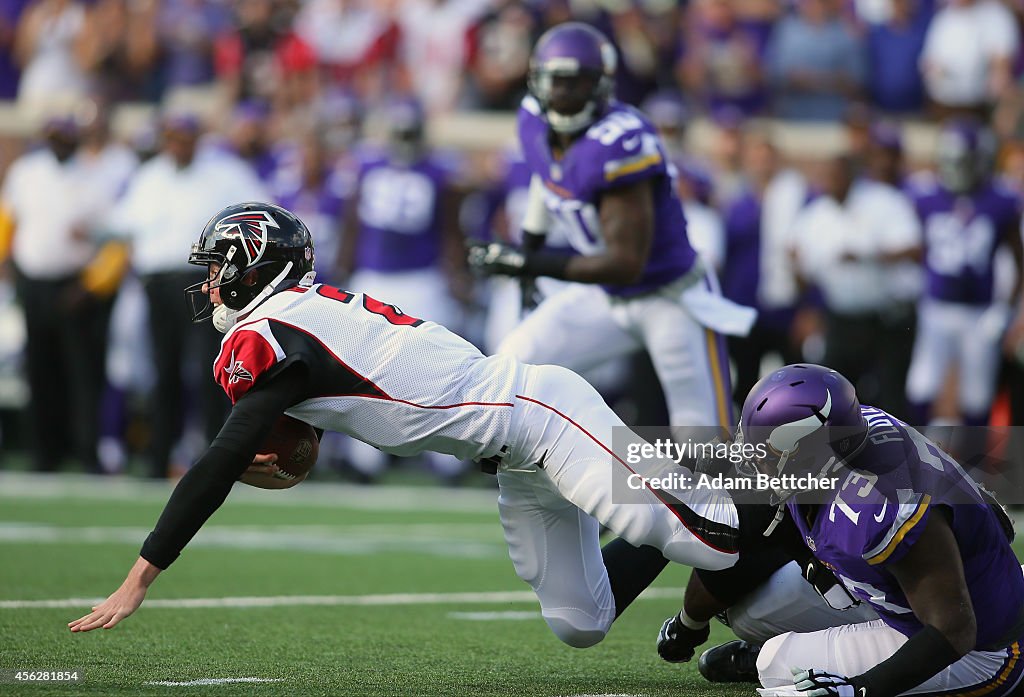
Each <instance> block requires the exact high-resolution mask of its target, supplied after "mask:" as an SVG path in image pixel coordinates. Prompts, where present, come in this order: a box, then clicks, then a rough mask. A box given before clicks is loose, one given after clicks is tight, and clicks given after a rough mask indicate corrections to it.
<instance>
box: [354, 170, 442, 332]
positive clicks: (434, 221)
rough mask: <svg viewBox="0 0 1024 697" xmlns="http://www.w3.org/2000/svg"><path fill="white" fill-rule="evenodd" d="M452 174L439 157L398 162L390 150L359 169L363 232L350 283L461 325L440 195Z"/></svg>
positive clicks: (359, 235)
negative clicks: (444, 267) (445, 266)
mask: <svg viewBox="0 0 1024 697" xmlns="http://www.w3.org/2000/svg"><path fill="white" fill-rule="evenodd" d="M451 176H452V168H451V166H450V165H449V163H448V162H447V161H446V160H444V159H442V158H441V157H439V156H436V155H426V156H424V157H422V158H420V159H419V160H418V161H416V162H414V163H411V164H406V163H402V162H399V161H398V160H396V159H395V158H393V157H392V156H391V155H390V154H389V153H388V152H386V151H383V152H382V151H375V152H367V153H365V154H364V155H363V156H362V157H361V158H360V160H359V163H358V165H357V175H356V179H357V185H356V191H357V192H358V193H357V194H356V195H357V200H355V201H354V202H353V204H352V205H354V206H356V213H357V219H358V232H357V238H356V251H355V271H354V273H353V275H352V280H351V284H350V285H351V286H352V288H354V289H358V290H359V291H361V292H366V293H368V294H370V295H373V294H374V293H376V294H377V295H378V296H381V297H386V298H389V299H390V300H392V301H393V302H394V303H395V304H397V305H398V306H399V307H401V308H402V310H403V311H405V312H408V313H409V314H412V315H415V316H417V317H423V318H424V319H430V320H433V321H435V322H438V323H439V324H444V325H445V326H448V327H452V328H457V327H458V326H459V322H458V313H457V308H456V306H455V303H454V302H453V301H452V299H451V297H450V296H449V293H448V284H447V282H446V280H445V278H444V275H443V273H442V271H441V268H440V261H441V251H442V245H443V230H442V227H441V226H442V219H441V217H442V213H441V209H442V197H443V192H444V190H445V188H446V186H447V185H448V182H449V180H450V179H451Z"/></svg>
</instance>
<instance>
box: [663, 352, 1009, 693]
mask: <svg viewBox="0 0 1024 697" xmlns="http://www.w3.org/2000/svg"><path fill="white" fill-rule="evenodd" d="M738 433H739V434H740V436H738V437H741V438H742V440H743V442H745V443H751V444H765V445H768V446H770V448H769V452H771V453H773V455H772V456H770V457H769V458H766V459H765V460H762V461H759V462H757V463H754V464H755V465H756V467H757V470H758V471H760V472H762V473H765V474H769V475H772V476H775V475H780V474H792V475H797V476H800V475H811V476H814V477H825V476H828V477H837V482H838V485H837V487H836V488H835V490H834V491H829V492H827V493H823V494H819V497H818V498H814V499H812V498H811V497H810V495H809V494H808V493H806V492H805V493H800V492H797V491H795V490H792V489H784V488H780V489H776V490H775V498H776V500H777V501H779V502H780V503H781V504H784V505H785V506H786V508H787V512H788V514H789V516H790V518H791V520H792V521H793V523H794V524H795V526H796V528H797V530H798V532H799V536H800V537H801V538H802V539H803V541H804V544H805V545H806V546H807V548H808V549H809V550H810V551H811V552H812V553H813V554H814V556H815V557H816V560H817V561H816V562H814V564H815V566H817V568H816V569H813V568H812V569H811V570H810V572H809V573H808V575H809V576H811V577H813V576H816V575H817V574H818V573H819V572H825V571H826V570H828V571H832V572H833V573H834V574H835V575H836V576H837V577H838V578H839V579H840V581H841V582H842V584H843V586H844V587H845V589H846V590H847V591H848V592H849V593H850V594H851V595H852V596H853V597H854V598H856V599H858V600H860V601H863V602H864V603H867V604H868V605H870V606H871V608H873V609H874V611H875V612H876V613H877V614H878V617H879V619H876V620H873V621H869V622H859V621H857V620H856V619H854V620H852V621H851V622H847V623H844V624H843V625H842V626H837V627H833V628H830V629H825V630H822V631H816V632H810V633H801V632H800V631H799V630H798V631H797V632H786V633H783V634H780V635H779V636H776V637H774V638H772V639H769V640H768V641H767V642H766V643H765V644H764V646H763V647H762V648H761V649H760V652H759V653H757V658H756V667H757V673H758V677H759V679H760V682H761V684H762V685H764V687H766V688H783V689H785V688H786V687H787V686H789V687H788V689H789V690H795V691H796V692H797V693H799V694H807V695H813V696H815V697H831V696H835V697H889V696H892V695H898V694H929V695H935V694H954V693H955V694H969V695H983V694H984V695H993V696H1000V695H1014V694H1019V692H1020V686H1021V684H1022V679H1024V661H1022V660H1021V657H1020V639H1021V638H1022V637H1024V575H1022V570H1021V565H1020V562H1019V561H1018V560H1017V558H1016V557H1015V555H1014V552H1013V549H1012V548H1011V547H1010V542H1011V541H1012V538H1013V529H1012V523H1011V522H1010V520H1009V518H1008V517H1007V516H1006V513H1005V511H1004V510H1003V509H1002V507H1001V506H999V505H998V504H997V503H996V502H995V500H994V499H993V498H992V497H991V495H990V494H989V493H988V492H987V491H985V490H983V489H982V488H981V487H979V486H978V485H977V484H976V483H975V482H974V481H973V480H972V479H971V477H970V476H969V475H968V474H967V473H966V472H965V471H964V470H963V469H962V468H961V466H960V465H959V464H958V463H957V462H956V461H955V460H953V459H952V458H950V457H949V456H948V455H947V454H946V453H945V452H943V451H942V450H941V449H939V448H938V447H937V446H936V445H935V444H934V443H932V442H931V441H930V440H928V439H927V438H925V437H924V436H922V435H921V434H920V433H918V432H917V431H915V430H914V429H913V428H911V427H909V426H906V425H905V424H903V423H902V422H900V421H899V420H897V419H895V418H894V417H892V416H890V415H889V414H887V413H885V412H884V411H882V410H880V409H876V408H874V407H868V406H861V405H860V403H859V402H858V400H857V395H856V393H855V391H854V388H853V386H852V385H851V384H850V382H849V381H848V380H846V378H844V377H843V376H841V375H840V374H839V373H837V372H835V371H833V370H829V369H827V368H823V367H822V366H815V365H806V364H796V365H790V366H786V367H785V368H783V369H781V370H778V371H776V372H774V373H772V374H771V375H769V376H767V377H765V378H764V379H762V380H761V381H760V382H759V383H758V384H757V385H756V386H755V387H754V389H753V390H752V391H751V393H750V395H749V396H748V397H747V400H746V402H745V403H744V406H743V414H742V416H741V419H740V424H739V428H738ZM780 512H781V509H780ZM709 590H711V589H709ZM791 629H792V627H791ZM683 634H685V632H682V633H680V636H682V635H683ZM727 647H730V645H727ZM723 648H726V647H719V649H718V650H719V651H720V650H721V649H723ZM731 649H732V653H733V654H734V655H733V656H732V657H731V660H725V659H729V658H730V657H729V656H728V655H727V654H728V652H725V653H724V654H723V655H721V656H719V657H718V659H719V660H718V661H717V664H718V666H717V667H719V668H728V667H729V666H730V665H731V666H737V665H741V664H743V663H745V662H746V661H743V660H741V658H740V654H743V653H746V654H748V660H749V654H750V653H753V652H756V649H754V650H753V651H752V650H751V647H748V646H745V645H740V644H739V642H735V643H734V644H732V645H731ZM712 651H716V649H713V650H712ZM709 654H710V652H708V653H706V654H705V657H702V660H704V659H705V658H706V657H707V656H708V655H709ZM702 672H703V671H702ZM786 694H792V692H786Z"/></svg>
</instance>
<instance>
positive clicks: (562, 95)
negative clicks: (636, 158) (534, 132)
mask: <svg viewBox="0 0 1024 697" xmlns="http://www.w3.org/2000/svg"><path fill="white" fill-rule="evenodd" d="M557 81H564V82H565V83H569V82H573V83H575V84H573V85H572V86H565V85H556V82H557ZM529 87H530V93H531V94H533V96H534V97H536V99H537V101H538V102H540V105H541V108H542V109H543V110H544V113H545V115H546V117H547V121H548V125H549V126H550V127H551V129H552V130H553V131H555V132H557V133H565V134H572V133H578V132H579V131H582V130H583V129H585V128H587V127H588V126H589V125H590V124H592V123H593V122H594V121H596V120H597V119H598V117H599V116H600V115H601V112H603V111H604V107H605V105H606V104H607V103H608V99H609V98H610V97H611V93H612V89H613V88H614V82H613V79H612V77H611V76H610V75H603V74H601V73H600V72H599V71H596V70H586V69H582V68H580V67H579V66H578V64H577V63H576V61H575V60H573V59H558V58H555V59H551V60H548V61H546V62H545V63H544V64H543V65H540V66H537V67H535V68H533V69H532V70H531V71H530V77H529ZM559 102H564V103H567V104H559ZM573 102H576V103H578V104H579V106H578V107H577V108H576V109H572V108H571V107H572V106H575V104H573ZM556 107H561V109H558V108H556ZM566 107H568V108H566Z"/></svg>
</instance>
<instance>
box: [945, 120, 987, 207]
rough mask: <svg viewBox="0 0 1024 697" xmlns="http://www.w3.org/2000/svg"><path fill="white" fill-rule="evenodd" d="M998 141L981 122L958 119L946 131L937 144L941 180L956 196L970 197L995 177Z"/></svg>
mask: <svg viewBox="0 0 1024 697" xmlns="http://www.w3.org/2000/svg"><path fill="white" fill-rule="evenodd" d="M994 158H995V140H994V138H993V136H992V133H991V131H989V130H988V129H987V128H985V127H984V126H983V125H982V124H980V123H978V122H977V121H974V120H970V119H955V120H952V121H948V122H947V123H946V124H945V125H943V127H942V131H941V133H939V138H938V141H937V142H936V153H935V162H936V165H937V167H938V174H939V180H940V181H941V182H942V184H943V186H945V187H946V188H947V189H949V190H950V191H952V192H953V193H958V194H962V193H969V192H971V191H973V190H974V189H975V188H977V187H978V186H979V185H980V184H982V183H983V182H984V181H986V180H987V179H988V178H989V177H990V176H991V174H992V166H993V162H994Z"/></svg>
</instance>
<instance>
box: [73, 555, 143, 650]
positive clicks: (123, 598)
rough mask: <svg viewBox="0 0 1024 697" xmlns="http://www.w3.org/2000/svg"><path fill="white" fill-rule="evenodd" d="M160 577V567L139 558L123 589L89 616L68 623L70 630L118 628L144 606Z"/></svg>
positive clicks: (94, 609)
mask: <svg viewBox="0 0 1024 697" xmlns="http://www.w3.org/2000/svg"><path fill="white" fill-rule="evenodd" d="M159 575H160V568H159V567H157V566H154V565H153V564H150V563H149V562H148V561H146V560H145V559H143V558H142V557H139V558H138V560H137V561H136V562H135V566H133V567H132V570H131V571H129V572H128V578H126V579H125V580H124V583H122V584H121V587H120V588H118V589H117V590H116V591H114V592H113V594H111V596H110V597H109V598H107V599H106V600H104V601H103V602H102V603H100V604H99V605H97V606H96V607H94V608H93V609H92V612H90V613H89V614H88V615H85V616H83V617H79V618H78V619H77V620H75V621H74V622H68V629H70V630H71V631H72V632H88V631H91V630H93V629H99V628H100V627H103V628H104V629H111V628H112V627H115V626H117V624H118V623H119V622H120V621H121V620H123V619H124V618H125V617H128V616H129V615H131V614H132V613H133V612H135V611H136V610H138V609H139V605H142V601H143V600H144V599H145V597H146V591H147V590H148V589H149V584H151V583H152V582H153V581H154V580H156V577H157V576H159Z"/></svg>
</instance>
